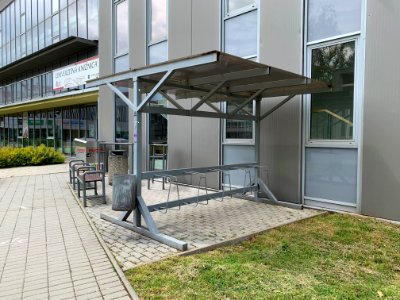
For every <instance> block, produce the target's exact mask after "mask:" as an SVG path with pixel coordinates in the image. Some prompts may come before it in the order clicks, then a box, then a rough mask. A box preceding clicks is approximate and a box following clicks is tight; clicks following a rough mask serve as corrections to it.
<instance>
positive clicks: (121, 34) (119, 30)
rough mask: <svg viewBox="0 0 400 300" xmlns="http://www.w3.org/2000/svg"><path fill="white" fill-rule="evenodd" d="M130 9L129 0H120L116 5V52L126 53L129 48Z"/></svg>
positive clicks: (117, 53)
mask: <svg viewBox="0 0 400 300" xmlns="http://www.w3.org/2000/svg"><path fill="white" fill-rule="evenodd" d="M128 18H129V11H128V1H127V0H125V1H120V2H118V3H116V5H115V21H116V22H115V54H116V55H120V54H125V53H126V52H128V50H129V36H128V30H129V24H128Z"/></svg>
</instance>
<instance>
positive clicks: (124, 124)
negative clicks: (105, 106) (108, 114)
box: [115, 93, 129, 142]
mask: <svg viewBox="0 0 400 300" xmlns="http://www.w3.org/2000/svg"><path fill="white" fill-rule="evenodd" d="M124 94H126V93H124ZM128 113H129V108H128V105H126V104H125V102H123V101H122V100H121V99H120V98H119V97H117V98H116V99H115V141H116V142H127V141H128V140H129V124H128V120H129V118H128Z"/></svg>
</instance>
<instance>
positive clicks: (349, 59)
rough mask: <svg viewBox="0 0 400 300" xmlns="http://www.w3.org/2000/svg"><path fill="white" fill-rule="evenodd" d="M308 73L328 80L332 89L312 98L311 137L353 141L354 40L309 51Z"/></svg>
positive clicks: (322, 79)
mask: <svg viewBox="0 0 400 300" xmlns="http://www.w3.org/2000/svg"><path fill="white" fill-rule="evenodd" d="M311 66H312V67H311V76H312V78H315V79H319V80H321V81H325V82H327V83H330V84H331V85H332V86H333V92H330V93H320V94H314V95H312V97H311V126H310V138H311V139H315V140H352V139H353V110H354V109H353V108H354V66H355V42H348V43H341V44H337V45H332V46H326V47H320V48H316V49H312V51H311Z"/></svg>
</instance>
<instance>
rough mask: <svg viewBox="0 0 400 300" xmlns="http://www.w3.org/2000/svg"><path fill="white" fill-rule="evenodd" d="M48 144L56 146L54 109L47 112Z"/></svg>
mask: <svg viewBox="0 0 400 300" xmlns="http://www.w3.org/2000/svg"><path fill="white" fill-rule="evenodd" d="M46 124H47V146H48V147H54V111H53V110H52V109H51V110H49V111H48V112H47V123H46Z"/></svg>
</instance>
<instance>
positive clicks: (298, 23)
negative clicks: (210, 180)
mask: <svg viewBox="0 0 400 300" xmlns="http://www.w3.org/2000/svg"><path fill="white" fill-rule="evenodd" d="M302 13H303V8H302V1H291V0H283V1H282V0H270V1H260V53H259V58H260V62H263V63H266V64H270V65H272V66H276V67H279V68H283V69H286V70H290V71H292V72H295V73H301V72H302V60H303V58H302ZM276 101H277V99H272V100H270V101H268V102H266V103H265V100H264V103H263V105H262V108H261V110H262V112H265V111H267V110H268V108H269V107H271V106H272V105H273V104H274V103H276ZM300 161H301V102H300V97H295V98H294V99H292V100H290V101H289V102H288V103H286V104H285V105H284V106H283V107H281V108H279V109H278V110H277V111H276V112H274V113H273V114H271V115H270V116H269V117H267V118H266V119H264V120H263V121H262V123H261V164H262V165H266V166H267V167H268V169H269V181H270V187H271V189H272V191H273V192H274V193H275V195H276V197H277V198H278V199H280V200H282V201H290V202H295V203H299V202H300V201H301V165H300Z"/></svg>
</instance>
